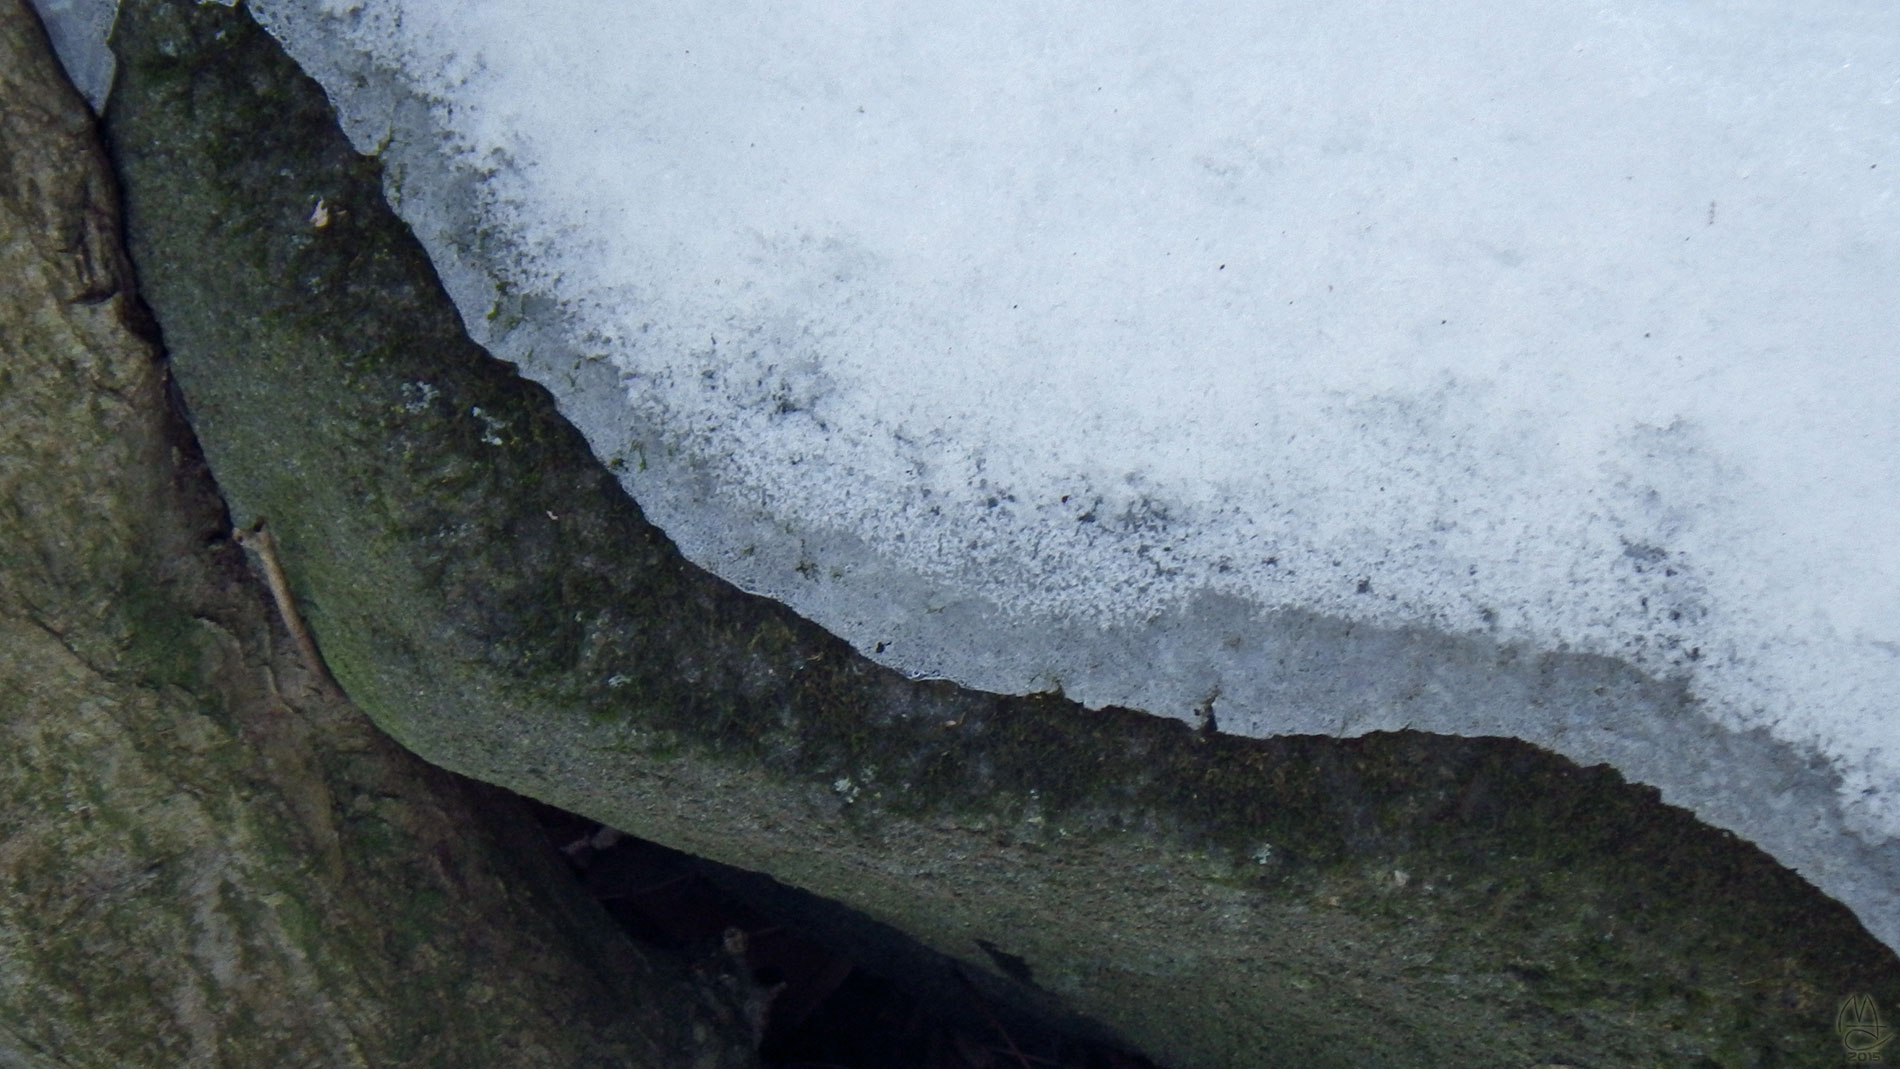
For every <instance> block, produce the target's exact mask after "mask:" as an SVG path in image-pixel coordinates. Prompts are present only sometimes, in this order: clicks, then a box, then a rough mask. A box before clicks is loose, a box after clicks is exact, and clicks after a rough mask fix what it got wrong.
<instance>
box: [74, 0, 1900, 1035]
mask: <svg viewBox="0 0 1900 1069" xmlns="http://www.w3.org/2000/svg"><path fill="white" fill-rule="evenodd" d="M115 44H116V48H117V50H118V52H119V57H120V61H121V69H122V76H121V82H120V84H119V86H118V88H117V89H116V90H115V94H114V98H113V102H112V105H111V108H110V110H109V113H108V116H107V119H108V132H109V137H110V142H111V145H112V148H113V153H114V157H115V160H116V162H117V164H118V166H119V168H120V173H121V175H122V177H123V180H124V182H125V185H126V188H127V198H128V203H129V217H130V218H129V225H130V247H131V252H132V256H133V259H134V261H135V262H136V263H137V265H138V267H139V271H140V273H141V276H142V278H143V279H144V280H145V287H146V291H147V293H148V297H149V299H150V301H151V302H152V304H153V306H154V307H155V309H156V312H157V315H158V317H159V320H160V321H161V322H162V323H163V325H164V330H165V337H166V342H167V345H168V348H169V349H170V351H171V353H172V355H173V359H174V360H175V362H176V367H177V373H178V376H179V378H180V381H181V384H182V386H183V389H184V392H185V394H186V396H187V399H188V401H189V404H190V408H191V413H192V418H193V422H194V426H195V427H196V428H197V430H198V432H199V434H200V436H201V438H202V439H203V441H204V443H205V449H206V453H207V455H208V457H209V461H210V464H211V466H212V468H213V470H214V471H215V472H216V473H217V475H218V478H219V481H220V484H221V485H222V486H223V487H224V489H225V491H226V493H227V495H228V496H229V499H230V500H231V501H232V503H233V507H234V508H235V509H236V510H237V511H238V513H239V514H240V515H245V516H249V515H252V514H264V515H268V516H269V517H270V518H271V521H272V524H273V526H274V527H275V528H276V530H277V531H278V533H279V537H280V539H281V540H282V542H283V544H284V546H285V553H286V558H287V559H286V563H287V566H288V568H289V570H290V573H291V579H292V581H293V584H294V585H295V586H296V587H297V590H298V593H299V596H300V598H301V599H302V600H303V601H304V603H305V604H306V606H307V608H308V612H309V616H310V620H311V623H312V627H313V629H314V630H315V631H316V633H317V636H318V639H319V641H320V642H321V644H322V646H323V651H324V655H325V657H326V659H327V660H328V662H329V664H330V667H331V669H332V670H333V671H334V673H335V676H336V678H337V679H338V681H339V682H340V683H341V684H342V685H343V687H344V688H345V689H346V690H347V691H348V692H349V693H350V694H351V696H352V697H353V698H354V699H355V700H356V701H357V702H358V703H359V704H360V705H361V706H362V708H363V709H364V710H365V711H367V712H368V713H369V714H370V715H371V716H372V717H373V718H375V719H376V721H377V722H378V723H379V724H380V725H381V726H382V727H383V728H384V729H385V730H387V731H389V732H390V733H391V734H392V735H393V736H395V737H396V738H398V739H400V740H401V741H402V742H403V743H404V744H405V745H408V746H409V747H411V748H412V749H414V750H415V751H416V752H417V753H419V754H421V755H422V756H424V757H426V758H428V759H429V760H430V761H433V762H436V763H438V764H440V765H442V766H444V767H446V768H450V769H453V770H455V771H458V772H461V773H463V774H466V775H469V776H473V777H475V778H478V779H482V780H485V781H489V782H494V783H499V784H503V785H505V786H507V787H509V788H511V789H513V790H516V791H520V792H522V793H525V794H528V795H531V796H533V797H536V798H540V799H543V800H546V801H548V802H551V803H553V804H556V805H559V806H562V807H564V808H567V809H572V810H575V811H578V812H582V813H585V814H587V815H589V816H591V817H593V818H594V819H597V820H599V821H601V822H603V823H605V824H608V825H611V826H614V827H618V828H622V829H625V830H627V831H629V832H632V833H635V834H638V835H641V836H644V837H647V838H650V839H654V840H656V841H659V842H662V843H665V844H667V845H669V846H672V847H675V848H678V849H682V850H686V851H689V852H692V853H695V854H699V855H702V856H705V857H709V858H712V859H714V860H717V861H720V862H724V863H727V864H731V865H736V866H739V867H742V868H746V869H750V870H754V871H760V872H765V873H769V874H771V875H773V876H774V877H776V878H778V879H779V880H782V881H785V882H786V883H789V884H792V885H795V886H797V887H801V888H804V889H806V890H809V891H812V892H815V893H818V894H821V895H824V896H828V897H830V898H832V899H835V900H837V901H839V902H841V903H844V904H846V905H849V906H851V907H854V908H855V909H856V910H858V911H860V912H861V913H863V914H865V915H868V916H869V917H870V918H872V919H874V920H876V921H879V922H882V923H885V924H889V925H891V926H893V927H895V928H897V929H900V930H902V931H903V932H905V933H907V934H908V935H910V936H912V937H914V938H916V939H918V940H921V941H922V942H923V943H925V944H927V945H929V946H932V947H935V948H936V949H938V950H940V951H942V952H944V953H946V954H948V955H951V956H952V957H954V958H956V959H958V960H960V961H961V962H962V963H963V964H964V968H965V969H966V970H967V972H968V973H969V974H970V975H972V976H975V977H980V978H981V982H982V983H983V984H984V985H985V989H986V990H988V991H990V992H992V993H994V995H995V997H998V998H1008V999H1012V1000H1016V1001H1018V1002H1020V1003H1021V1004H1022V1005H1024V1006H1032V1007H1033V1006H1042V1007H1044V1008H1045V1009H1046V1008H1048V1007H1052V1006H1053V1007H1057V1008H1060V1009H1065V1010H1067V1011H1072V1012H1076V1013H1080V1014H1085V1015H1088V1016H1090V1017H1093V1018H1095V1019H1097V1020H1099V1021H1101V1022H1103V1024H1104V1026H1105V1027H1106V1028H1107V1029H1109V1030H1112V1031H1114V1032H1116V1033H1119V1034H1120V1035H1121V1036H1122V1037H1123V1038H1125V1039H1126V1040H1128V1041H1130V1042H1132V1043H1134V1044H1136V1045H1138V1046H1139V1047H1140V1048H1142V1049H1143V1050H1144V1051H1146V1052H1147V1053H1149V1054H1150V1055H1151V1056H1154V1057H1156V1058H1159V1059H1162V1060H1165V1061H1168V1062H1170V1063H1172V1064H1174V1065H1176V1066H1220V1065H1258V1066H1300V1067H1313V1066H1332V1065H1339V1066H1345V1065H1363V1064H1379V1065H1388V1066H1413V1065H1416V1066H1434V1067H1435V1066H1444V1065H1469V1066H1529V1065H1540V1064H1568V1065H1621V1064H1669V1065H1695V1064H1702V1065H1733V1066H1743V1065H1770V1064H1775V1065H1792V1064H1816V1065H1819V1064H1834V1063H1835V1062H1836V1061H1837V1060H1838V1059H1840V1058H1841V1057H1842V1046H1841V1043H1840V1041H1839V1039H1838V1038H1837V1037H1836V1036H1835V1035H1834V1034H1833V1031H1832V1029H1833V1024H1834V1014H1835V1009H1836V1007H1837V1006H1838V1005H1839V1004H1840V1003H1841V1001H1842V1000H1843V999H1844V998H1846V997H1848V996H1851V995H1854V994H1857V993H1861V992H1867V993H1872V994H1874V995H1875V997H1876V998H1877V999H1878V1000H1879V1001H1880V1004H1881V1005H1882V1006H1886V1005H1888V1004H1890V1003H1892V1002H1893V1000H1894V999H1896V998H1900V963H1897V962H1896V961H1895V959H1894V956H1893V954H1892V953H1891V951H1889V950H1888V949H1886V948H1885V947H1884V946H1882V945H1880V944H1879V943H1878V942H1877V941H1875V940H1874V939H1872V938H1871V937H1870V936H1869V935H1868V933H1867V932H1866V931H1865V929H1863V928H1862V927H1861V925H1860V924H1859V923H1858V922H1857V921H1856V920H1855V919H1854V917H1853V916H1852V915H1851V914H1849V913H1848V912H1847V911H1846V910H1845V909H1844V908H1842V907H1841V906H1839V905H1838V904H1837V903H1834V902H1832V901H1830V900H1828V899H1826V898H1825V897H1824V896H1822V895H1820V894H1819V893H1818V892H1816V891H1815V890H1814V889H1813V888H1812V887H1811V886H1810V885H1808V884H1806V883H1805V882H1803V881H1802V880H1801V879H1800V878H1799V877H1797V876H1795V875H1793V874H1792V873H1790V872H1788V871H1787V870H1785V869H1783V868H1781V867H1779V866H1777V865H1775V864H1774V863H1773V862H1772V861H1771V860H1769V859H1768V858H1767V857H1766V856H1765V855H1763V854H1762V853H1761V852H1760V851H1758V850H1756V849H1755V848H1754V847H1752V846H1749V845H1747V844H1745V843H1741V842H1739V841H1737V840H1736V839H1735V838H1734V837H1733V836H1731V835H1729V834H1727V833H1724V832H1719V831H1716V830H1714V829H1711V828H1709V827H1708V826H1706V825H1703V824H1700V823H1698V822H1697V821H1695V820H1694V819H1693V818H1691V817H1690V816H1688V815H1687V814H1686V813H1684V812H1683V811H1681V810H1678V809H1674V808H1671V807H1668V806H1664V805H1662V804H1660V802H1659V801H1658V799H1657V796H1656V793H1655V792H1654V791H1653V790H1650V789H1646V788H1640V787H1634V786H1631V785H1629V784H1627V783H1625V782H1624V781H1623V780H1622V779H1621V778H1620V777H1619V776H1618V775H1617V774H1615V773H1614V772H1612V771H1610V770H1609V769H1607V768H1605V767H1602V766H1598V767H1592V768H1582V767H1578V766H1577V765H1575V764H1573V763H1571V762H1568V761H1566V760H1563V759H1561V758H1558V757H1555V756H1553V755H1550V754H1548V753H1544V752H1542V751H1539V750H1537V749H1535V748H1534V747H1531V746H1529V745H1526V744H1523V743H1518V742H1513V741H1510V740H1504V739H1485V738H1481V739H1464V738H1449V737H1442V736H1432V735H1424V734H1419V733H1412V732H1397V733H1380V734H1374V735H1369V736H1366V737H1364V738H1359V739H1350V740H1342V739H1332V738H1321V737H1312V736H1296V737H1281V738H1273V739H1241V738H1234V737H1230V736H1224V735H1220V734H1217V733H1214V732H1210V731H1196V730H1193V729H1191V728H1189V727H1188V726H1186V725H1184V724H1181V723H1177V722H1173V721H1163V720H1159V719H1156V718H1153V717H1150V716H1147V715H1145V714H1140V713H1135V712H1131V711H1127V710H1119V709H1108V710H1104V711H1099V712H1097V711H1090V710H1086V709H1082V708H1080V707H1078V706H1076V705H1075V704H1074V703H1072V702H1069V701H1066V700H1065V699H1063V698H1062V697H1061V696H1060V695H1058V694H1049V695H1040V696H1032V697H1027V698H1007V697H999V696H995V695H988V694H983V693H977V692H972V691H966V690H960V689H958V688H955V687H953V686H950V685H948V684H943V683H934V682H918V681H911V680H907V679H905V678H903V677H902V676H900V675H898V674H897V673H895V672H892V671H890V670H887V669H885V668H882V667H879V666H877V665H875V664H872V663H870V662H869V661H867V660H865V659H863V658H862V657H859V656H857V655H856V654H855V653H853V652H852V651H851V650H850V649H849V648H848V647H847V646H846V645H845V644H843V643H842V642H840V641H838V640H836V639H835V638H833V637H832V636H829V635H827V634H825V633H824V632H822V631H821V630H819V629H818V628H816V627H815V626H813V625H812V624H810V623H809V622H807V621H805V620H802V619H800V618H799V617H797V616H796V615H794V614H793V613H791V612H790V611H788V610H786V609H785V608H783V607H782V606H779V605H777V604H775V603H772V602H769V601H766V600H764V599H761V598H756V597H752V596H750V595H747V594H745V593H743V592H741V591H738V590H735V589H733V588H732V587H730V586H728V585H726V584H724V583H721V582H719V581H717V580H715V579H713V578H711V577H709V576H707V575H706V574H704V573H702V572H701V571H699V570H698V569H696V568H694V567H693V566H691V565H690V564H688V563H687V562H686V561H684V560H683V559H682V558H681V557H680V555H679V554H678V553H677V552H676V551H675V549H674V548H673V547H672V546H671V545H670V544H669V542H668V541H667V539H666V538H665V536H664V535H663V534H662V533H661V532H659V531H658V530H656V529H655V528H653V527H652V526H650V525H649V524H648V523H646V521H645V520H644V518H643V517H642V515H641V512H640V510H639V508H638V506H637V505H636V504H635V503H634V502H632V501H631V500H629V499H628V498H627V497H626V496H625V495H624V493H623V492H622V491H621V489H620V488H619V486H618V484H617V482H616V480H615V479H614V477H613V473H612V472H610V471H609V470H607V468H606V467H605V466H604V465H602V464H601V463H600V462H599V461H598V460H597V459H596V458H595V457H594V456H593V455H592V454H591V453H590V452H589V450H588V448H587V445H586V443H585V442H584V441H583V440H582V438H581V437H580V435H579V434H578V433H577V432H575V431H574V430H573V428H572V427H570V426H569V425H568V424H567V423H566V422H564V421H563V420H562V419H561V417H560V416H559V415H558V414H557V413H556V411H555V409H554V405H553V403H552V401H551V399H550V397H549V395H548V394H547V392H546V391H545V390H543V389H542V388H541V387H539V386H537V385H535V384H533V383H530V382H528V381H526V380H524V379H522V378H520V377H519V376H518V375H516V374H515V372H514V370H513V369H512V368H511V367H510V366H508V365H505V364H503V363H501V362H499V361H496V360H494V359H492V358H491V357H489V356H488V355H487V354H486V353H484V352H483V351H482V350H481V349H480V348H479V347H477V346H475V345H474V344H473V343H471V342H470V341H469V340H468V339H467V338H466V336H465V335H464V332H463V329H462V324H461V323H460V322H459V321H458V319H457V316H456V313H455V310H454V308H453V306H452V305H451V304H450V303H449V301H448V300H447V298H446V297H445V296H444V295H443V294H442V292H441V289H440V286H439V285H438V283H437V280H436V277H435V274H434V272H433V271H432V269H431V267H430V265H429V263H428V261H427V260H426V258H425V256H424V255H423V253H422V251H421V249H420V248H419V247H418V246H417V244H416V243H415V241H414V240H413V239H412V238H411V237H410V235H409V234H408V233H407V232H406V231H405V230H404V228H403V227H402V226H401V224H400V223H399V222H398V221H397V220H396V219H394V217H393V216H391V215H390V214H389V213H388V212H387V210H386V209H385V207H384V206H383V197H382V187H383V183H384V181H385V176H384V175H383V174H382V173H381V172H380V169H379V166H378V162H377V161H376V160H375V159H370V158H365V157H362V156H359V155H357V154H356V153H355V152H354V151H352V150H351V148H350V147H349V145H348V143H347V141H346V140H345V139H344V138H343V136H342V135H341V134H340V133H339V132H337V130H336V128H335V123H334V120H333V118H332V117H331V115H330V114H329V111H328V107H327V104H326V102H325V100H324V99H323V96H322V94H321V92H320V90H318V89H317V88H316V87H315V86H314V85H313V84H312V83H310V82H308V81H307V80H305V79H304V78H303V77H302V76H301V75H300V74H299V73H298V72H297V71H296V70H295V68H294V67H293V66H292V65H291V64H290V63H289V62H288V61H287V60H286V59H285V58H284V57H283V56H282V55H281V54H280V53H279V52H278V50H277V49H276V47H275V46H274V45H273V44H272V42H270V40H269V39H268V38H266V37H265V36H264V35H262V34H261V33H259V32H258V31H257V30H256V29H255V28H254V27H253V26H251V25H250V24H249V22H248V21H247V19H246V17H245V15H244V14H243V13H242V12H241V11H238V12H231V11H226V10H224V9H221V8H216V7H208V6H202V5H191V4H183V3H163V2H153V0H145V2H140V3H130V4H127V5H126V7H125V10H124V11H123V12H122V14H121V18H120V24H119V29H118V35H117V37H116V38H115ZM577 373H579V371H578V370H577ZM1527 656H1529V655H1527ZM1519 667H1520V668H1523V671H1522V673H1521V674H1522V675H1523V677H1524V678H1528V679H1532V680H1535V679H1539V678H1544V677H1546V676H1549V675H1551V674H1552V673H1553V672H1556V671H1557V670H1559V669H1560V670H1561V672H1562V674H1564V675H1565V676H1566V678H1575V677H1576V676H1577V675H1578V674H1579V673H1583V674H1588V673H1591V672H1595V673H1597V674H1599V675H1600V676H1601V680H1600V685H1601V686H1602V687H1603V688H1605V689H1606V692H1615V693H1625V692H1626V693H1628V694H1630V695H1631V696H1632V697H1633V698H1648V699H1654V700H1655V701H1656V703H1657V704H1659V705H1667V704H1669V700H1668V699H1669V697H1670V696H1669V695H1667V694H1660V693H1652V691H1654V690H1655V689H1656V688H1657V687H1659V686H1661V685H1660V684H1656V683H1653V682H1651V681H1647V680H1645V679H1642V678H1640V677H1636V676H1634V675H1631V674H1629V673H1628V672H1627V671H1626V670H1624V669H1621V668H1619V667H1618V666H1616V665H1614V664H1612V663H1610V662H1607V661H1590V660H1587V659H1578V658H1574V657H1572V658H1566V659H1564V660H1563V661H1562V663H1561V664H1559V663H1557V662H1556V661H1551V662H1550V663H1548V664H1541V663H1540V664H1531V665H1529V666H1528V667H1524V666H1519ZM1539 698H1540V694H1539V692H1538V691H1537V690H1536V688H1535V687H1532V688H1531V689H1529V690H1527V691H1526V694H1525V700H1527V701H1536V700H1539Z"/></svg>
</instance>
